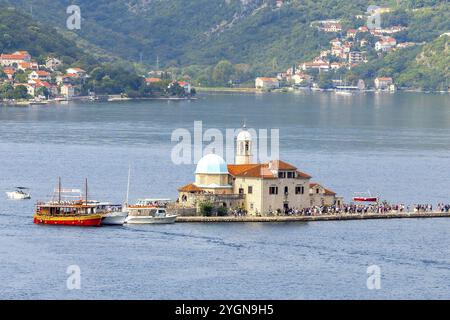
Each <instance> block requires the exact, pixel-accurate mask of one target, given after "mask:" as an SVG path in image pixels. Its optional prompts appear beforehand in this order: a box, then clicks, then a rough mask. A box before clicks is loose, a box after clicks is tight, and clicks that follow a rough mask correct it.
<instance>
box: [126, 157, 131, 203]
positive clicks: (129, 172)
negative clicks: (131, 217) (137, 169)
mask: <svg viewBox="0 0 450 320" xmlns="http://www.w3.org/2000/svg"><path fill="white" fill-rule="evenodd" d="M130 176H131V165H130V166H129V167H128V184H127V199H126V201H125V205H126V206H127V207H128V200H129V196H130Z"/></svg>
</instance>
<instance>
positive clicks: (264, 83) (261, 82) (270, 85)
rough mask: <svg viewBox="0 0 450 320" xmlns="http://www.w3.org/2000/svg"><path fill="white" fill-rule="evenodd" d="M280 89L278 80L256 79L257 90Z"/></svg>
mask: <svg viewBox="0 0 450 320" xmlns="http://www.w3.org/2000/svg"><path fill="white" fill-rule="evenodd" d="M279 87H280V82H279V81H278V79H277V78H267V77H258V78H256V79H255V88H257V89H264V90H270V89H276V88H279Z"/></svg>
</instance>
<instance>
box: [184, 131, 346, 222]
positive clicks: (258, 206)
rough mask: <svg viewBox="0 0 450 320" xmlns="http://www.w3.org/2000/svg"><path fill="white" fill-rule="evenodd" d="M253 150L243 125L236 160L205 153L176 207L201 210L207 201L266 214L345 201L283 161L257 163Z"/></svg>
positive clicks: (237, 141) (251, 213) (216, 204)
mask: <svg viewBox="0 0 450 320" xmlns="http://www.w3.org/2000/svg"><path fill="white" fill-rule="evenodd" d="M252 150H253V143H252V136H251V134H250V133H249V131H247V129H246V128H245V127H244V128H243V130H242V131H241V132H240V133H239V134H238V136H237V139H236V153H235V163H234V164H227V163H226V162H225V161H224V160H223V159H222V158H221V157H220V156H218V155H216V154H208V155H206V156H204V157H203V158H202V159H201V160H200V161H199V162H198V164H197V168H196V170H195V182H193V183H190V184H187V185H185V186H182V187H180V188H179V189H178V192H179V196H178V200H177V202H178V203H177V206H178V207H179V208H195V209H196V211H199V208H200V205H201V204H202V203H205V202H208V203H211V204H213V205H214V206H216V207H220V206H222V207H225V208H227V209H242V210H244V211H246V212H247V213H248V214H249V215H267V214H270V213H273V212H280V213H281V212H285V211H287V210H289V209H298V210H301V209H303V208H309V207H311V206H315V205H318V206H331V205H334V204H336V205H340V204H341V203H342V199H341V198H339V197H337V196H336V193H334V192H333V191H331V190H329V189H326V188H324V187H323V186H321V185H320V184H317V183H314V184H311V182H310V179H311V176H310V175H308V174H306V173H304V172H301V171H300V170H299V169H298V168H297V167H295V166H294V165H291V164H289V163H287V162H284V161H282V160H271V161H269V162H266V163H256V162H254V159H253V154H252ZM316 190H318V191H316Z"/></svg>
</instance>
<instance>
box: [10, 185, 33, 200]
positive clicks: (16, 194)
mask: <svg viewBox="0 0 450 320" xmlns="http://www.w3.org/2000/svg"><path fill="white" fill-rule="evenodd" d="M26 190H28V188H24V187H17V188H16V190H15V191H11V192H6V195H7V196H8V198H9V199H11V200H28V199H31V195H30V194H29V193H27V192H25V191H26Z"/></svg>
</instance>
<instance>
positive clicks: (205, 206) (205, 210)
mask: <svg viewBox="0 0 450 320" xmlns="http://www.w3.org/2000/svg"><path fill="white" fill-rule="evenodd" d="M213 211H214V206H213V204H212V203H210V202H202V203H200V215H202V216H204V217H210V216H212V213H213Z"/></svg>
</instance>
